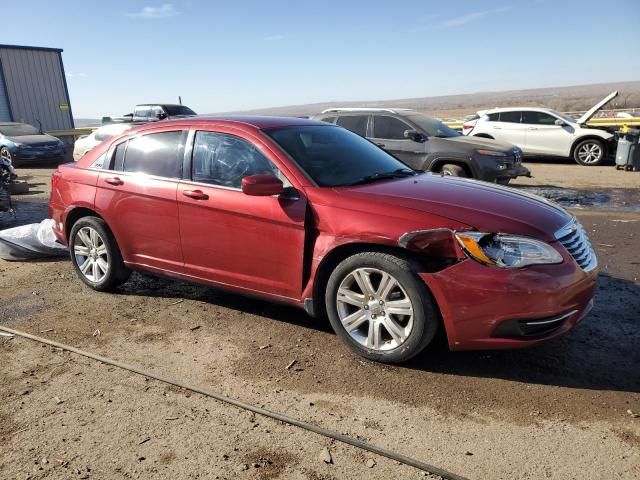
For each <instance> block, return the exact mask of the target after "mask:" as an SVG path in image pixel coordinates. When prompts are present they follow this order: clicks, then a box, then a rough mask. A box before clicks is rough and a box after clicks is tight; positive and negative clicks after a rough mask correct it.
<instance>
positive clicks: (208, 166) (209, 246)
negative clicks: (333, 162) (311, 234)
mask: <svg viewBox="0 0 640 480" xmlns="http://www.w3.org/2000/svg"><path fill="white" fill-rule="evenodd" d="M192 137H193V147H192V152H191V155H187V156H188V158H190V161H187V163H188V164H190V165H189V166H188V167H187V169H188V171H187V172H186V174H185V177H186V178H185V179H184V180H183V181H182V182H180V185H179V187H178V206H179V212H180V233H181V238H182V252H183V255H184V261H185V273H187V274H188V275H191V276H193V277H197V278H202V279H206V280H209V281H212V282H216V283H219V284H224V285H231V286H234V287H236V288H241V289H245V290H249V291H255V292H264V293H268V294H275V295H278V296H280V297H286V298H295V299H297V298H299V296H300V293H301V291H302V282H303V258H304V241H305V215H306V208H307V201H306V198H305V197H304V194H303V192H302V191H296V190H293V189H292V188H290V193H289V194H283V195H280V196H273V197H256V196H249V195H245V194H244V193H243V192H242V189H241V184H242V178H243V177H246V176H249V175H255V174H259V173H272V174H274V175H276V176H278V177H279V178H280V179H281V180H282V181H283V183H284V184H285V186H291V183H290V182H289V180H288V179H287V178H286V177H285V176H284V175H283V174H282V173H281V171H280V170H279V169H278V168H277V167H276V165H275V163H274V160H275V159H276V157H275V154H274V153H273V152H272V150H271V149H269V148H268V146H267V145H266V144H265V143H264V141H263V140H262V139H259V138H257V137H254V136H251V135H249V134H247V133H245V132H239V131H236V130H234V129H229V128H223V127H220V130H219V131H210V130H200V131H195V132H194V133H192Z"/></svg>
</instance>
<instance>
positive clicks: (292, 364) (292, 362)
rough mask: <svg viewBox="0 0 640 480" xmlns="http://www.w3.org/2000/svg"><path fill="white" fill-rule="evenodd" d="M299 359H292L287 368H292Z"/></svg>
mask: <svg viewBox="0 0 640 480" xmlns="http://www.w3.org/2000/svg"><path fill="white" fill-rule="evenodd" d="M296 362H297V360H291V362H290V363H289V365H287V370H290V369H291V367H293V366H294V365H295V364H296Z"/></svg>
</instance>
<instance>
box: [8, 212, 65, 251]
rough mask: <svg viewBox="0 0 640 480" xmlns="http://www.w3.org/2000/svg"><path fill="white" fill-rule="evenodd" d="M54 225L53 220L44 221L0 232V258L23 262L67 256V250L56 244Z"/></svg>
mask: <svg viewBox="0 0 640 480" xmlns="http://www.w3.org/2000/svg"><path fill="white" fill-rule="evenodd" d="M54 225H55V222H54V221H53V220H51V219H46V220H43V221H42V222H40V223H32V224H30V225H21V226H19V227H14V228H8V229H6V230H2V231H0V258H2V259H3V260H8V261H24V260H35V259H39V258H48V257H60V256H67V255H68V252H67V248H66V247H65V246H63V245H61V244H60V243H58V240H57V238H56V236H55V234H54V233H53V226H54Z"/></svg>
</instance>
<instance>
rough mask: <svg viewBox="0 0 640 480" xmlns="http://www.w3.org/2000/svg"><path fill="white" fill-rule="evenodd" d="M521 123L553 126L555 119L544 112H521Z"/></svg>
mask: <svg viewBox="0 0 640 480" xmlns="http://www.w3.org/2000/svg"><path fill="white" fill-rule="evenodd" d="M522 123H527V124H529V125H555V123H556V117H554V116H553V115H549V114H548V113H544V112H523V115H522Z"/></svg>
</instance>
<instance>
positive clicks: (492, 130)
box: [462, 92, 618, 166]
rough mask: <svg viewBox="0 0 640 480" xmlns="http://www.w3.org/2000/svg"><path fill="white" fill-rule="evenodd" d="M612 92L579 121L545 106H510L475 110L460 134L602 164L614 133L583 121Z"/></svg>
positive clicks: (526, 152) (534, 152) (533, 152)
mask: <svg viewBox="0 0 640 480" xmlns="http://www.w3.org/2000/svg"><path fill="white" fill-rule="evenodd" d="M617 94H618V92H613V93H611V94H610V95H608V96H607V97H606V98H604V99H603V100H602V101H600V102H599V103H597V104H596V105H595V106H594V107H592V108H591V109H590V110H589V111H588V112H586V113H585V114H584V115H582V116H581V117H580V118H579V119H578V120H575V119H574V118H572V117H569V116H567V115H563V114H562V113H558V112H556V111H554V110H550V109H547V108H533V107H509V108H495V109H492V110H486V111H482V112H478V118H477V119H476V120H470V121H468V122H465V123H464V125H463V127H462V133H463V134H465V135H469V136H474V137H481V138H490V139H495V140H500V141H503V142H509V143H513V144H514V145H517V146H518V147H520V148H521V149H522V152H523V154H524V155H525V156H527V155H531V156H534V155H538V156H540V155H544V156H556V157H564V158H567V157H569V158H573V159H574V160H575V161H576V162H577V163H579V164H580V165H586V166H595V165H602V164H603V163H605V162H606V161H607V157H608V154H609V153H610V152H613V151H614V145H613V142H614V135H613V134H612V133H609V132H606V131H604V130H599V129H597V128H589V127H588V126H587V125H586V123H587V122H588V121H589V120H590V119H591V117H593V115H594V114H595V113H596V112H597V111H598V110H599V109H600V108H602V107H603V106H604V105H605V104H607V103H608V102H609V101H610V100H611V99H613V98H614V97H615V96H616V95H617Z"/></svg>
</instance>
